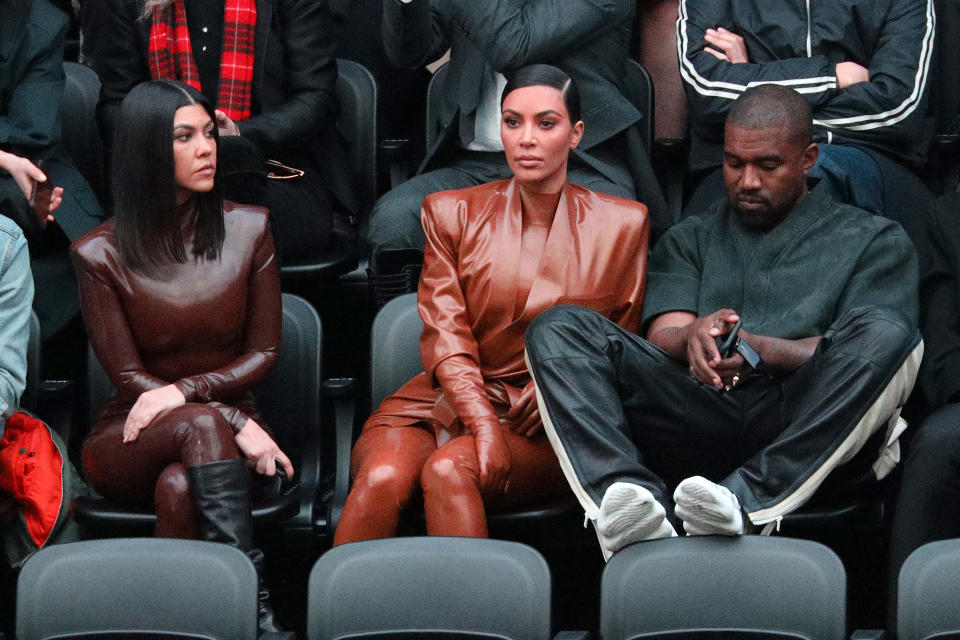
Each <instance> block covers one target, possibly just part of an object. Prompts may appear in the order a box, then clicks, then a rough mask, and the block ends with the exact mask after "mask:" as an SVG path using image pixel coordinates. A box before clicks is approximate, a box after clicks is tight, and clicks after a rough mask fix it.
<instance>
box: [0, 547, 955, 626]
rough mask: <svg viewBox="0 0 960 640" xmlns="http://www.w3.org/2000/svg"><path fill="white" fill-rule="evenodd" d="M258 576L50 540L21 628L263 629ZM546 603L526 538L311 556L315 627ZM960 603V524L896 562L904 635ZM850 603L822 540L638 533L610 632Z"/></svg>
mask: <svg viewBox="0 0 960 640" xmlns="http://www.w3.org/2000/svg"><path fill="white" fill-rule="evenodd" d="M256 589H257V580H256V575H255V572H254V569H253V566H252V565H251V563H250V560H249V559H248V558H247V557H246V556H245V555H243V554H242V553H240V552H239V551H237V550H236V549H233V548H231V547H228V546H226V545H219V544H214V543H207V542H197V541H191V540H160V539H138V538H115V539H107V540H96V541H88V542H79V543H73V544H67V545H60V546H55V547H51V548H49V549H44V550H42V551H40V552H39V553H37V554H36V555H35V556H34V557H32V558H31V559H30V560H29V561H28V562H27V563H26V565H25V566H24V569H23V571H22V572H21V574H20V579H19V583H18V590H17V611H16V618H17V637H18V638H19V639H20V640H45V639H50V638H60V639H70V638H76V639H79V638H90V637H97V638H121V637H150V638H165V639H177V638H182V639H186V638H208V639H212V640H217V639H223V640H243V639H244V638H249V639H250V640H254V638H256ZM158 603H163V606H157V605H158ZM550 603H551V579H550V571H549V569H548V567H547V563H546V561H545V560H544V559H543V557H542V556H541V555H540V554H539V553H538V552H537V551H535V550H534V549H532V548H531V547H528V546H525V545H522V544H518V543H514V542H504V541H497V540H476V539H470V538H398V539H392V540H375V541H368V542H359V543H354V544H349V545H344V546H340V547H336V548H335V549H333V550H331V551H329V552H327V553H326V554H325V555H323V556H321V557H320V559H319V560H317V562H316V564H315V565H314V567H313V570H312V571H311V573H310V578H309V584H308V587H307V621H306V629H307V638H308V639H309V640H334V639H345V638H356V639H359V638H371V639H373V638H446V639H463V640H469V639H472V638H477V639H479V638H487V639H490V638H500V639H514V638H515V639H517V640H547V639H548V638H550V637H551V634H552V633H553V632H554V630H553V629H552V628H551V604H550ZM958 605H960V540H949V541H942V542H936V543H931V544H929V545H926V546H924V547H922V548H921V549H919V550H917V551H916V552H915V553H914V554H913V555H912V556H911V557H910V558H909V560H908V561H907V563H906V564H905V565H904V567H903V570H902V571H901V574H900V602H899V612H900V616H899V624H898V630H897V631H898V637H899V638H900V639H901V640H925V639H928V638H930V639H932V638H947V637H960V606H958ZM845 616H846V575H845V572H844V569H843V566H842V564H841V563H840V560H839V559H838V558H837V557H836V555H834V554H833V552H831V551H830V550H829V549H827V548H826V547H824V546H822V545H819V544H817V543H814V542H809V541H804V540H796V539H791V538H769V537H762V536H745V537H740V538H712V537H699V538H698V537H691V538H674V539H666V540H656V541H652V542H645V543H640V544H635V545H633V546H631V547H629V548H627V549H625V550H624V551H622V552H620V553H618V554H616V555H615V556H614V557H613V558H612V559H611V561H610V563H609V564H608V565H607V567H606V569H605V571H604V574H603V584H602V588H601V608H600V635H601V637H602V638H603V639H604V640H628V639H637V638H649V639H657V638H659V639H662V640H667V639H670V640H678V639H686V638H704V637H718V638H719V637H722V638H744V639H763V638H769V639H776V638H783V639H786V638H792V639H798V638H800V639H802V638H809V639H811V640H813V639H816V640H831V639H836V640H839V639H841V638H844V637H846V620H845ZM882 636H883V632H882V631H873V632H864V631H858V632H856V633H855V637H858V638H868V637H870V638H881V637H882ZM555 637H557V638H559V637H564V638H573V637H578V638H585V637H589V633H588V632H569V631H567V632H561V633H560V634H558V635H557V636H555Z"/></svg>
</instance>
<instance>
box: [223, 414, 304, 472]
mask: <svg viewBox="0 0 960 640" xmlns="http://www.w3.org/2000/svg"><path fill="white" fill-rule="evenodd" d="M235 439H236V441H237V446H238V447H240V451H243V455H245V456H246V457H247V460H249V461H250V462H251V463H253V465H254V468H255V469H256V470H257V473H260V474H263V475H265V476H272V475H275V474H276V473H277V464H278V463H279V464H280V466H281V467H283V470H284V471H285V472H286V474H287V477H288V478H292V477H293V464H292V463H291V462H290V458H288V457H287V454H285V453H284V452H283V451H281V450H280V447H278V446H277V443H276V442H274V441H273V438H271V437H270V435H269V434H268V433H267V432H266V431H264V430H263V427H261V426H260V425H258V424H257V423H256V422H254V421H253V420H249V419H248V420H247V421H246V423H244V425H243V428H242V429H240V431H238V432H237V435H236V437H235Z"/></svg>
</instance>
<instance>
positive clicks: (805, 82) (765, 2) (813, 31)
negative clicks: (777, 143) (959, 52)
mask: <svg viewBox="0 0 960 640" xmlns="http://www.w3.org/2000/svg"><path fill="white" fill-rule="evenodd" d="M935 21H936V20H935V15H934V9H933V0H680V19H679V21H678V22H677V36H678V37H677V47H678V49H679V54H680V72H681V75H682V76H683V79H684V83H685V84H684V88H685V90H686V94H687V100H688V101H689V103H690V117H691V131H692V142H693V148H692V151H691V158H690V164H691V168H692V169H694V170H701V169H707V168H711V167H715V166H718V165H719V164H720V161H721V143H722V136H723V120H724V118H725V117H726V114H727V111H728V110H729V108H730V105H731V103H732V102H733V100H735V99H736V98H737V96H739V95H740V93H742V92H743V91H744V90H745V89H746V88H747V87H748V86H751V85H753V84H760V83H777V84H784V85H787V86H790V87H792V88H794V89H796V90H797V91H799V92H800V93H801V94H803V96H804V97H806V99H807V100H808V101H809V103H810V107H811V109H812V110H813V117H814V125H815V126H814V137H815V139H816V140H817V141H818V142H832V143H837V144H850V145H854V146H865V147H871V148H873V149H877V150H879V151H882V152H884V153H887V154H889V155H892V156H894V157H896V158H898V159H900V160H902V161H905V162H908V163H917V162H919V161H920V160H921V159H922V157H923V155H924V153H925V152H926V148H927V145H928V143H929V135H930V132H929V126H928V125H927V122H926V121H927V118H926V88H927V82H928V79H929V76H928V71H929V66H930V55H931V52H932V49H933V40H934V29H935ZM717 27H724V28H726V29H728V30H730V31H733V32H734V33H737V34H739V35H740V36H742V37H743V39H744V41H745V43H746V47H747V52H748V54H749V58H750V62H748V63H743V64H731V63H729V62H726V61H724V60H719V59H717V58H715V57H714V56H713V55H711V54H710V53H707V52H706V51H704V50H703V48H704V46H705V45H706V42H705V40H704V32H705V30H706V29H709V28H717ZM845 61H851V62H856V63H858V64H860V65H862V66H864V67H866V68H868V69H869V71H870V81H869V82H861V83H858V84H854V85H851V86H849V87H847V88H844V89H839V88H837V78H836V71H835V66H836V64H837V63H839V62H845Z"/></svg>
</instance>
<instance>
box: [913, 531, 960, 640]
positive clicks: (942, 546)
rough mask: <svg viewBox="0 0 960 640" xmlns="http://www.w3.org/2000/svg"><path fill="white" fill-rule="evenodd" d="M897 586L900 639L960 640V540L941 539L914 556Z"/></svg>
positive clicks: (924, 547) (916, 552) (918, 550)
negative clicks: (934, 639)
mask: <svg viewBox="0 0 960 640" xmlns="http://www.w3.org/2000/svg"><path fill="white" fill-rule="evenodd" d="M951 516H952V514H945V515H944V517H951ZM898 585H899V586H898V587H897V638H899V640H926V639H927V638H930V639H933V638H936V639H937V640H947V639H957V638H960V539H954V540H938V541H937V542H931V543H928V544H925V545H923V546H922V547H920V548H919V549H917V550H916V551H914V552H913V553H911V554H910V556H909V557H908V558H907V559H906V561H905V562H904V563H903V567H902V568H901V569H900V577H899V583H898Z"/></svg>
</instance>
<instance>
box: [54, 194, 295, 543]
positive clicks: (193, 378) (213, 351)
mask: <svg viewBox="0 0 960 640" xmlns="http://www.w3.org/2000/svg"><path fill="white" fill-rule="evenodd" d="M224 224H225V231H226V234H225V239H224V243H223V249H222V253H221V256H220V258H219V259H217V260H207V259H203V258H197V257H195V256H194V255H193V253H192V237H193V235H192V228H191V226H190V225H189V224H185V225H184V227H183V233H184V245H185V248H186V249H187V256H188V258H187V260H186V261H185V262H183V263H173V264H167V265H164V266H162V267H152V268H151V269H150V270H149V271H147V272H145V271H141V270H136V271H134V270H131V269H129V268H127V267H126V266H125V265H124V263H123V260H122V259H121V257H120V254H119V252H118V250H117V245H116V238H115V235H114V230H113V221H108V222H106V223H104V224H102V225H101V226H99V227H98V228H97V229H95V230H93V231H92V232H90V233H89V234H87V235H85V236H84V237H82V238H81V239H79V240H78V241H77V242H75V243H74V244H73V246H72V247H71V257H72V259H73V263H74V267H75V269H76V272H77V280H78V283H79V288H80V300H81V306H82V310H83V318H84V321H85V323H86V326H87V331H88V333H89V336H90V343H91V345H92V346H93V350H94V352H95V353H96V355H97V358H98V359H99V360H100V362H101V364H102V365H103V367H104V370H105V371H106V373H107V375H108V376H109V377H110V379H111V380H112V381H113V384H114V385H115V387H116V390H117V391H116V395H115V396H114V398H113V399H112V400H111V401H110V402H109V403H108V404H107V406H106V407H104V408H103V410H102V411H101V412H100V415H99V417H98V418H97V421H96V424H95V425H94V426H93V429H92V430H91V433H90V435H89V436H88V437H87V439H86V441H85V442H84V445H83V465H84V468H85V471H86V476H87V478H88V480H89V481H90V482H91V483H92V484H93V486H94V487H95V488H96V489H97V491H99V492H100V493H101V494H103V495H104V496H107V497H110V498H113V499H117V500H121V501H129V502H137V503H144V504H149V503H150V499H151V498H152V497H153V496H154V490H155V489H156V491H157V492H158V496H159V493H160V492H162V491H164V490H165V486H162V485H170V486H166V489H170V488H171V487H172V488H174V489H176V488H180V489H183V487H182V486H180V485H184V484H185V476H184V474H183V473H181V471H182V469H183V468H184V467H187V466H191V465H192V464H199V463H202V462H207V461H212V460H218V459H229V458H236V457H238V455H239V454H238V450H237V448H236V444H235V442H234V441H233V435H234V433H235V432H236V431H238V430H239V429H240V428H242V426H243V425H244V423H245V422H246V420H247V419H248V418H251V419H253V420H255V421H257V422H258V423H259V422H260V416H259V413H258V412H257V409H256V405H255V404H254V399H253V394H252V391H251V389H252V387H253V385H254V384H255V383H256V382H258V381H259V380H260V379H261V378H263V376H264V375H265V374H266V373H267V371H268V370H269V369H270V367H271V366H272V365H273V363H274V361H275V360H276V349H277V346H278V344H279V341H280V325H281V308H280V306H281V301H280V277H279V272H278V269H277V264H276V258H275V255H274V245H273V238H272V236H271V234H270V229H269V226H268V222H267V212H266V210H265V209H262V208H257V207H250V206H246V205H237V204H233V203H229V202H228V203H225V204H224ZM171 383H172V384H175V385H176V386H177V388H178V389H179V390H180V391H181V392H182V393H183V395H184V397H185V398H186V402H187V404H185V405H183V406H181V407H175V408H173V409H168V410H165V411H163V412H161V413H160V414H158V415H157V417H156V418H154V420H153V421H152V422H151V423H150V424H149V425H148V426H147V427H146V428H145V429H144V430H143V431H141V433H140V437H139V438H138V439H137V440H135V441H133V442H130V443H127V444H124V443H123V442H122V435H121V434H122V430H123V425H124V422H125V421H126V417H127V413H128V412H129V410H130V408H131V407H132V406H133V403H134V402H136V400H137V398H138V397H139V396H140V394H142V393H143V392H145V391H149V390H151V389H156V388H159V387H163V386H166V385H168V384H171ZM158 480H159V481H160V482H158ZM181 493H182V491H181ZM180 502H181V503H182V500H181V501H180ZM156 506H157V509H158V532H159V531H160V529H161V523H160V522H159V520H160V519H162V518H161V516H162V515H163V513H162V509H161V507H162V505H160V504H157V505H156ZM180 506H181V507H184V505H182V504H181V505H180ZM186 506H189V505H186ZM171 508H172V507H171Z"/></svg>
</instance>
